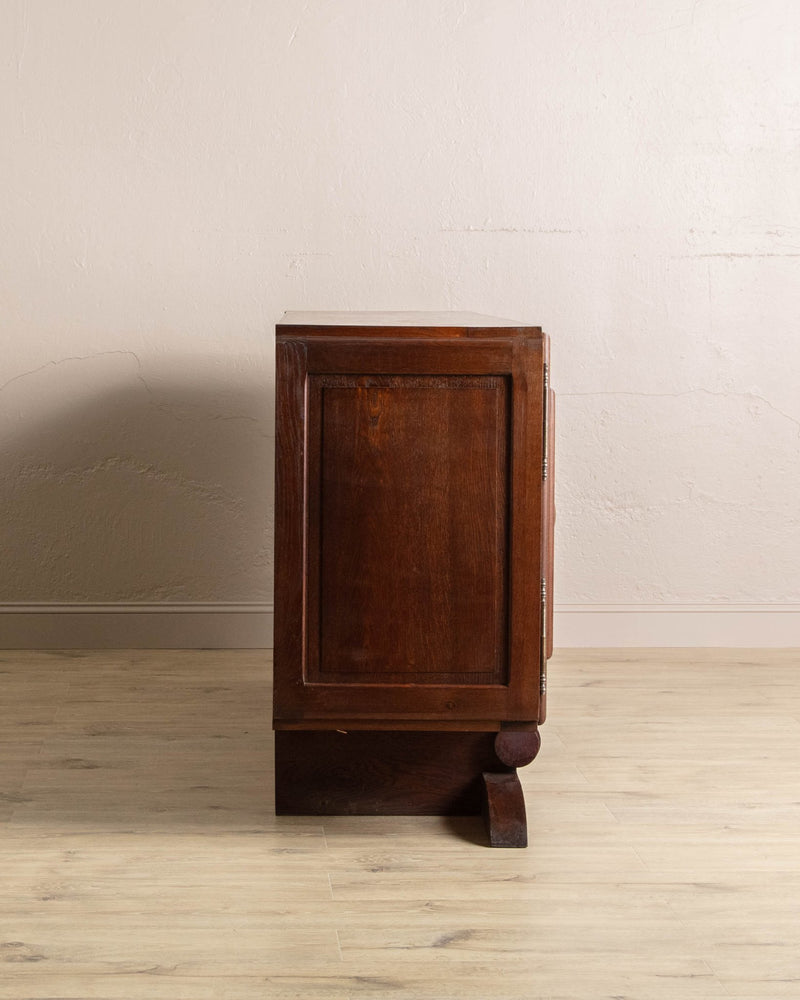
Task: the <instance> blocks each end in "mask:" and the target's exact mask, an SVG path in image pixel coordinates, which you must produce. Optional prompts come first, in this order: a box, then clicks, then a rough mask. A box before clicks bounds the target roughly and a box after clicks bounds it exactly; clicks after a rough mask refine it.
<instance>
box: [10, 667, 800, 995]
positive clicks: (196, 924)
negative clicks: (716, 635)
mask: <svg viewBox="0 0 800 1000" xmlns="http://www.w3.org/2000/svg"><path fill="white" fill-rule="evenodd" d="M550 673H551V684H550V694H551V702H552V709H553V712H552V718H551V721H550V723H548V729H549V732H548V739H547V740H545V742H544V745H543V747H542V751H541V753H540V754H539V756H538V758H537V761H536V765H535V767H531V768H529V769H527V770H524V771H521V772H519V774H520V780H521V783H522V786H523V789H524V790H525V792H526V796H527V800H528V813H529V817H528V818H529V823H530V828H531V831H532V832H531V838H530V844H529V847H528V849H527V850H526V851H488V850H487V849H486V848H485V846H483V845H484V843H485V841H484V836H485V835H484V832H483V828H482V823H481V820H480V818H479V817H471V818H470V817H466V818H456V817H432V816H360V817H353V816H325V817H302V818H294V817H276V816H275V815H274V812H273V810H272V792H271V787H270V786H271V780H272V779H271V773H272V766H273V750H272V737H271V734H270V732H269V719H270V683H269V681H270V671H269V663H268V659H267V657H266V656H265V654H264V653H263V652H259V651H243V650H237V651H228V652H225V651H214V652H211V651H208V652H204V651H177V650H175V651H169V652H158V651H138V652H127V653H126V652H113V651H105V652H92V653H85V654H81V653H69V654H59V653H52V652H51V653H34V652H28V651H26V652H20V653H16V652H5V653H3V654H0V691H2V712H0V793H2V795H3V796H5V797H4V798H3V799H2V801H3V811H2V812H0V902H2V912H1V913H0V998H2V1000H20V998H23V997H24V998H31V1000H45V998H52V997H59V998H64V1000H87V998H90V997H91V998H95V1000H97V998H100V1000H167V998H169V1000H219V998H225V1000H262V998H263V997H264V996H269V997H270V998H273V997H274V998H277V1000H290V998H292V1000H296V998H298V997H302V998H306V997H310V998H314V1000H316V998H320V1000H322V998H324V1000H350V998H352V997H359V998H362V997H363V998H365V1000H375V998H376V997H379V996H382V995H387V996H391V997H398V998H402V1000H486V998H487V997H492V998H493V1000H530V997H531V996H537V995H538V996H553V997H563V998H569V1000H611V998H613V997H619V996H629V997H646V998H648V1000H675V998H676V997H680V998H681V1000H731V998H734V1000H744V998H749V1000H766V998H769V1000H782V998H796V997H797V985H798V981H797V980H798V958H797V956H798V954H800V927H798V921H797V905H798V899H800V876H798V872H797V857H798V855H800V840H799V835H798V830H800V806H798V795H797V789H798V787H799V786H800V683H799V682H798V673H797V652H796V651H793V650H786V651H780V650H771V651H768V652H760V651H757V650H751V651H748V650H731V651H724V650H704V651H702V650H686V649H684V650H647V651H637V650H622V651H618V650H602V651H591V650H580V651H574V652H564V651H558V650H556V653H555V655H554V657H553V659H552V661H551V671H550ZM499 970H502V974H501V973H500V971H499Z"/></svg>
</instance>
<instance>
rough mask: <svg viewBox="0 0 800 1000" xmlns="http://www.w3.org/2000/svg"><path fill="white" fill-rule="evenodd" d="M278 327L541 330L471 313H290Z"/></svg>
mask: <svg viewBox="0 0 800 1000" xmlns="http://www.w3.org/2000/svg"><path fill="white" fill-rule="evenodd" d="M278 325H279V326H306V327H314V326H317V327H318V326H325V327H353V326H366V327H429V326H430V327H445V328H451V329H453V328H463V329H479V330H480V329H493V328H511V329H538V327H532V326H531V325H530V324H529V323H520V322H518V321H516V320H513V319H500V318H499V317H497V316H483V315H481V314H480V313H472V312H287V313H284V314H283V317H282V318H281V320H280V322H279V324H278Z"/></svg>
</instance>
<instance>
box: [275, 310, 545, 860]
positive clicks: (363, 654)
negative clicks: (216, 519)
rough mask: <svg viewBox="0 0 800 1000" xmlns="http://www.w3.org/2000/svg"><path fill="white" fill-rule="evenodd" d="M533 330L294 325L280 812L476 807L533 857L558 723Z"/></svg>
mask: <svg viewBox="0 0 800 1000" xmlns="http://www.w3.org/2000/svg"><path fill="white" fill-rule="evenodd" d="M547 372H548V340H547V337H546V336H545V335H544V334H543V333H542V331H541V330H540V329H539V328H537V327H528V326H523V325H520V324H516V323H512V322H509V321H507V320H497V319H493V318H491V317H484V316H475V315H471V314H458V313H434V314H428V313H394V314H392V313H287V314H286V316H285V317H284V319H283V320H282V321H281V323H280V324H279V325H278V327H277V387H276V401H277V404H276V415H277V424H276V526H275V527H276V550H275V565H276V574H275V654H274V655H275V661H274V662H275V666H274V713H273V714H274V728H275V730H276V748H275V753H276V810H277V811H278V812H279V813H370V812H372V813H394V814H398V813H416V812H429V813H453V812H461V813H463V812H467V813H469V812H477V811H480V809H481V808H483V809H484V811H485V812H486V814H487V817H488V820H489V830H490V837H491V840H492V842H493V843H496V844H498V845H508V846H518V845H520V844H522V843H523V842H524V841H525V815H524V802H523V800H522V793H521V789H520V787H519V781H518V779H517V776H516V768H517V767H518V766H521V765H522V764H526V763H529V762H530V761H531V760H532V759H533V757H534V756H535V754H536V751H537V750H538V746H539V736H538V726H539V724H541V723H542V722H543V721H544V714H545V691H546V683H545V680H546V661H547V657H548V655H549V652H550V648H551V634H552V628H551V623H552V611H551V609H552V601H551V594H552V521H553V510H552V506H553V505H552V432H551V428H552V419H549V417H551V416H552V392H551V391H550V390H549V386H548V374H547Z"/></svg>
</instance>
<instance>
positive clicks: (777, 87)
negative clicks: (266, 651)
mask: <svg viewBox="0 0 800 1000" xmlns="http://www.w3.org/2000/svg"><path fill="white" fill-rule="evenodd" d="M799 38H800V6H798V5H797V4H796V3H795V2H793V0H758V2H743V0H736V2H734V0H704V2H703V0H698V2H694V3H682V4H672V3H664V2H661V0H644V2H643V0H604V2H599V0H598V2H595V0H563V2H561V3H550V2H544V0H466V2H464V0H424V2H423V0H378V2H376V0H336V2H331V0H308V2H300V0H296V2H289V0H252V2H239V0H231V2H226V3H220V2H219V0H213V2H212V0H158V2H155V0H137V2H132V0H119V2H114V3H110V2H108V0H64V2H57V0H8V2H6V3H3V4H2V5H0V143H1V144H2V157H0V185H1V189H2V199H0V343H2V351H0V510H2V519H0V554H1V557H2V573H0V602H3V603H14V602H23V603H24V602H37V601H45V602H98V601H104V602H105V601H115V602H123V603H124V602H141V601H144V602H172V601H184V602H194V601H198V602H203V601H211V602H213V601H219V602H225V601H230V602H237V601H240V602H248V601H249V602H268V601H269V600H270V595H271V567H272V542H271V520H270V504H271V462H272V451H271V449H272V434H273V422H272V413H271V407H272V396H271V389H272V379H273V366H272V350H273V341H272V328H273V324H274V322H275V320H276V319H277V318H278V317H279V316H280V314H281V313H282V312H283V310H284V309H458V310H474V311H478V312H483V313H495V314H498V315H502V316H512V317H515V318H519V319H521V320H524V321H527V322H531V323H536V324H540V325H542V326H544V327H545V329H547V330H548V331H549V332H550V333H551V335H552V337H553V367H554V372H555V375H554V381H555V384H556V387H557V388H558V389H559V390H560V399H559V434H558V459H557V473H558V506H559V523H558V536H557V538H558V580H557V595H556V598H557V601H558V602H559V603H560V604H562V605H569V604H577V605H584V606H588V605H593V604H609V603H615V602H617V603H621V604H626V605H636V604H637V603H642V604H647V605H650V606H652V605H654V604H659V603H665V604H670V603H675V602H677V603H681V604H683V605H694V604H697V605H706V604H708V603H709V602H712V603H713V602H731V601H733V602H750V603H752V604H759V605H761V604H768V603H770V602H783V603H791V602H800V570H799V569H798V567H800V514H799V513H798V510H799V509H800V504H799V503H798V496H799V495H800V392H799V391H798V374H800V329H799V324H798V316H800V204H799V202H800V96H799V95H800V74H799V72H798V66H800V44H799V43H798V39H799Z"/></svg>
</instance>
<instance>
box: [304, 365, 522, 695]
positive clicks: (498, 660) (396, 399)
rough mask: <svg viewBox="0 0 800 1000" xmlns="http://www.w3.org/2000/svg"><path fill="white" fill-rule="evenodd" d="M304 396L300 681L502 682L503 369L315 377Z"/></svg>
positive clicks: (506, 394)
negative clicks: (304, 626)
mask: <svg viewBox="0 0 800 1000" xmlns="http://www.w3.org/2000/svg"><path fill="white" fill-rule="evenodd" d="M308 399H309V409H308V427H309V431H308V433H309V443H308V449H309V455H308V460H309V466H308V496H309V498H313V501H312V502H310V503H309V506H308V512H309V524H308V534H307V539H308V549H307V553H308V561H309V566H308V569H309V573H308V588H309V589H308V593H307V605H306V606H307V613H308V631H307V636H308V649H307V657H306V670H307V676H306V680H307V681H308V682H311V683H316V684H325V683H333V684H342V683H359V684H385V683H413V684H426V683H427V684H442V683H450V684H495V685H496V684H504V683H506V680H507V646H506V635H507V610H508V595H507V574H506V569H505V567H506V565H507V558H506V554H507V545H508V527H509V525H508V508H509V502H508V501H509V478H510V477H509V412H510V407H509V380H508V379H507V378H506V377H504V376H501V375H482V376H481V375H368V376H364V375H362V376H358V375H347V374H335V375H324V374H323V375H312V376H310V380H309V397H308ZM478 622H479V623H481V624H480V628H476V627H475V625H476V623H478Z"/></svg>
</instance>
